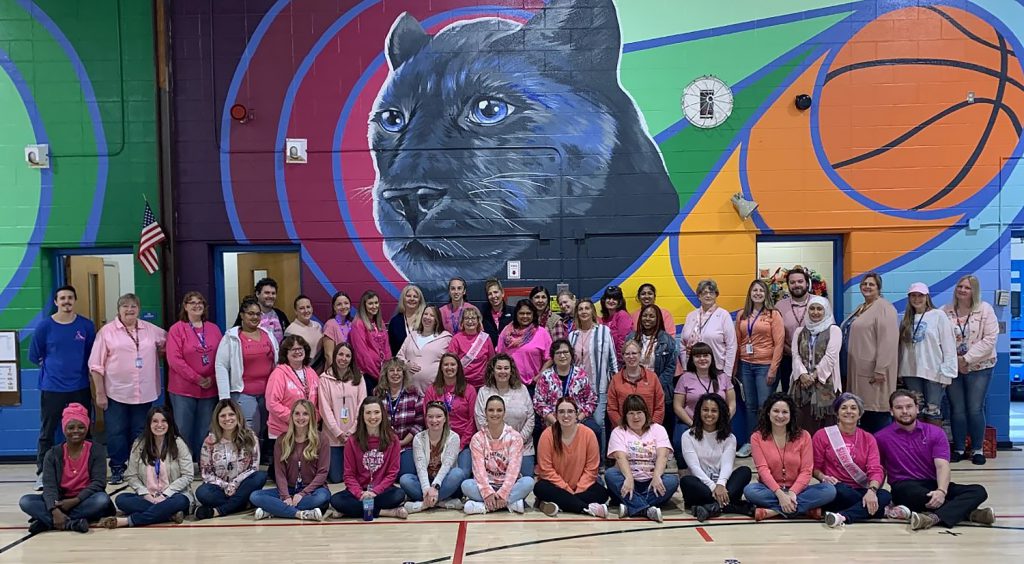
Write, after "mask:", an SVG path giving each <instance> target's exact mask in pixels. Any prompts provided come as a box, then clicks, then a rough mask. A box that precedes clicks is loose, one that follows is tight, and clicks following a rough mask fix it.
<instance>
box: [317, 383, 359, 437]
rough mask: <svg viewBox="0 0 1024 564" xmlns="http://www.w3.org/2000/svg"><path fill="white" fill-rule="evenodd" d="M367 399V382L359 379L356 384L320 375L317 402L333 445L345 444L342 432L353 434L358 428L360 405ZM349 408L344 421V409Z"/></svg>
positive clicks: (326, 431)
mask: <svg viewBox="0 0 1024 564" xmlns="http://www.w3.org/2000/svg"><path fill="white" fill-rule="evenodd" d="M364 399H366V382H365V381H364V380H360V381H359V385H358V386H356V385H354V384H352V382H342V381H340V380H336V379H334V377H333V376H330V375H327V374H321V375H320V382H319V383H318V384H317V403H318V404H319V408H320V417H321V419H323V422H324V433H325V434H326V435H327V436H328V438H330V440H331V446H332V447H340V446H344V445H345V441H344V440H342V439H341V434H342V433H348V434H352V433H354V432H355V430H356V419H357V417H358V415H359V405H360V404H362V403H363V400H364ZM344 409H347V410H348V413H347V415H348V418H347V422H345V421H343V420H342V419H343V418H342V413H344V412H343V411H342V410H344Z"/></svg>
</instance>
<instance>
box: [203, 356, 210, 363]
mask: <svg viewBox="0 0 1024 564" xmlns="http://www.w3.org/2000/svg"><path fill="white" fill-rule="evenodd" d="M207 364H210V355H208V354H204V355H203V366H206V365H207Z"/></svg>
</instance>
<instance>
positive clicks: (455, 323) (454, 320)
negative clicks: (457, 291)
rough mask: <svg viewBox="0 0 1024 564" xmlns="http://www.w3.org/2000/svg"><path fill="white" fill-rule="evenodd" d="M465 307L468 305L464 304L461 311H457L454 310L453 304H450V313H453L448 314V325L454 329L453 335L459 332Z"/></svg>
mask: <svg viewBox="0 0 1024 564" xmlns="http://www.w3.org/2000/svg"><path fill="white" fill-rule="evenodd" d="M465 307H466V304H462V305H460V306H459V309H457V310H456V309H452V306H451V304H448V311H450V312H451V313H450V314H448V323H449V327H451V328H452V333H455V332H457V331H458V330H459V325H460V324H461V322H462V310H463V308H465Z"/></svg>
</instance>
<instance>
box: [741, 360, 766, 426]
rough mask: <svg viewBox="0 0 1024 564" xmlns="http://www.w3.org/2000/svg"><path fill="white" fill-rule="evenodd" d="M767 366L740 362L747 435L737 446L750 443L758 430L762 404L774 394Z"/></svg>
mask: <svg viewBox="0 0 1024 564" xmlns="http://www.w3.org/2000/svg"><path fill="white" fill-rule="evenodd" d="M769 368H771V366H769V365H767V364H751V363H749V362H743V361H742V360H741V361H740V370H739V373H740V382H742V383H743V402H744V403H745V404H746V407H747V433H746V435H745V436H744V437H742V438H738V439H737V440H736V443H737V445H740V446H742V445H744V444H747V443H748V442H750V436H751V435H753V434H754V429H756V428H757V414H758V412H759V411H760V409H761V404H762V403H764V402H765V400H767V399H768V396H770V395H771V394H772V389H773V386H769V385H768V369H769Z"/></svg>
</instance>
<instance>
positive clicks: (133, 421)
mask: <svg viewBox="0 0 1024 564" xmlns="http://www.w3.org/2000/svg"><path fill="white" fill-rule="evenodd" d="M152 406H153V402H151V401H150V402H146V403H137V404H131V403H121V402H119V401H117V400H112V399H109V398H108V399H107V410H106V411H105V412H103V413H104V424H105V425H106V431H107V456H109V457H110V469H111V470H112V471H115V470H116V471H120V472H124V470H125V468H127V467H128V455H129V454H130V453H131V448H132V443H133V442H135V438H136V437H138V436H139V435H140V434H142V428H143V427H145V426H146V414H147V413H149V408H150V407H152ZM118 499H120V498H118ZM118 507H120V506H118Z"/></svg>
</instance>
